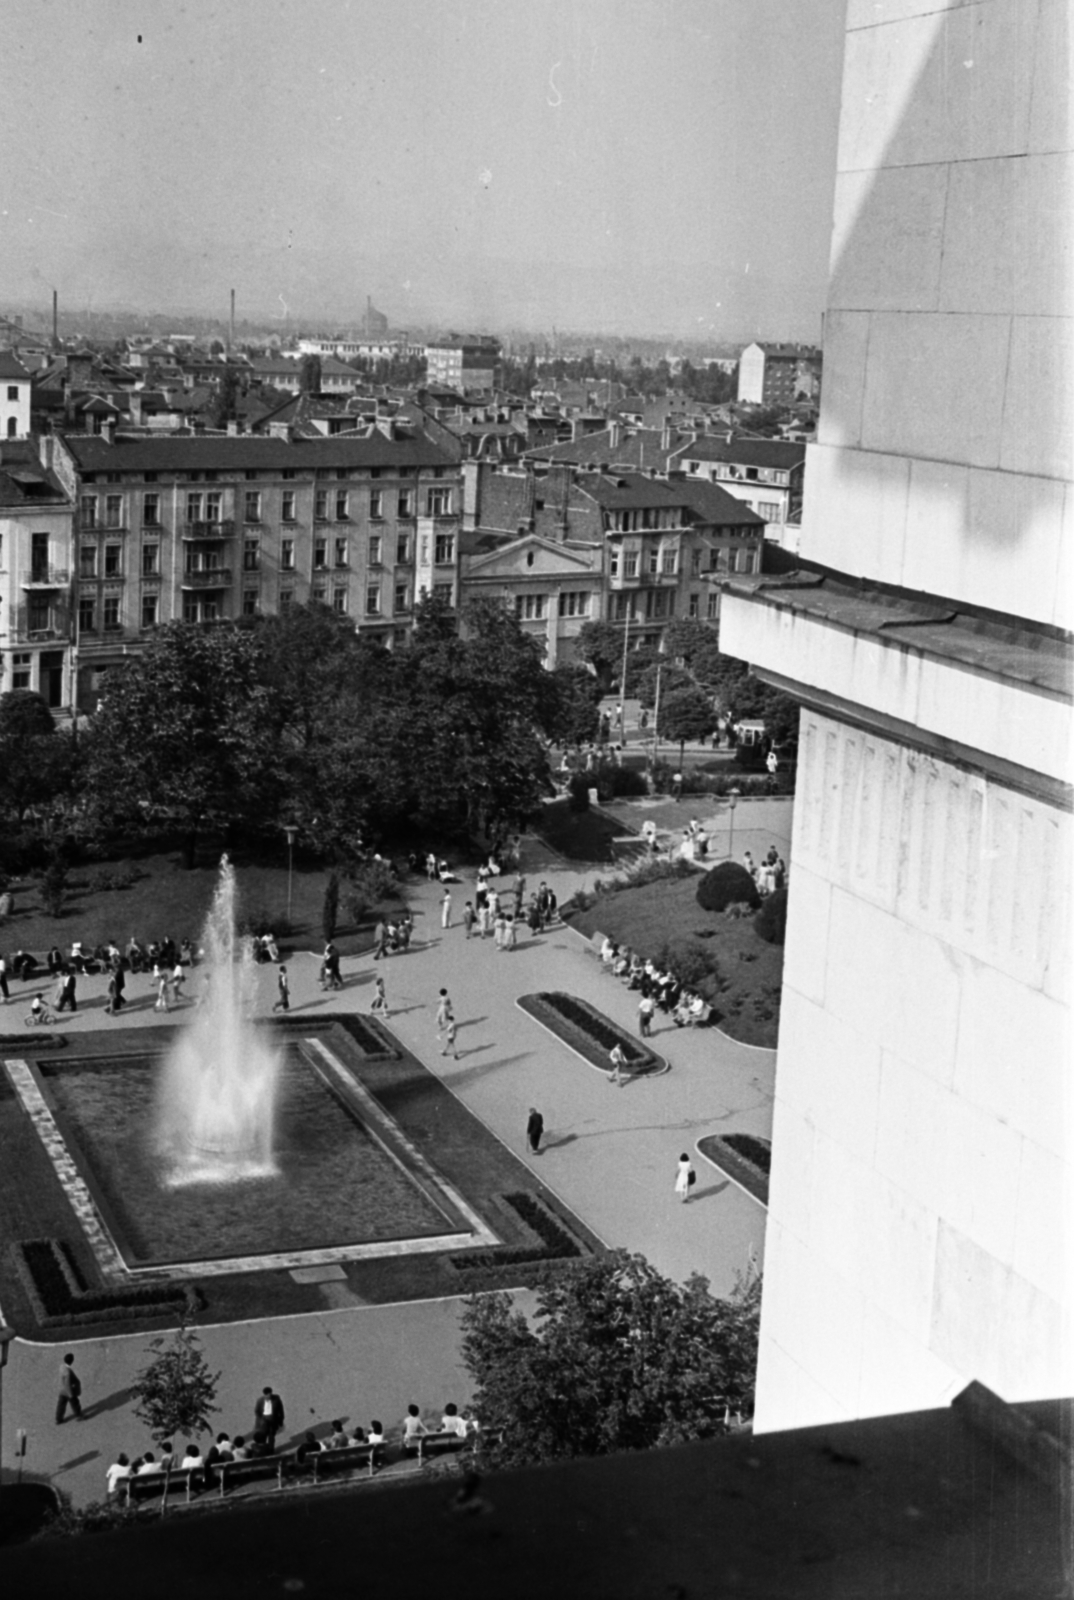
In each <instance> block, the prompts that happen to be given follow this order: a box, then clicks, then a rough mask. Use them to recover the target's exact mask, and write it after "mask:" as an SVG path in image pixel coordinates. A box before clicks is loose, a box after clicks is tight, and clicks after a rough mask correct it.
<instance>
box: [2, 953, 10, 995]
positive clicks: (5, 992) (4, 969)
mask: <svg viewBox="0 0 1074 1600" xmlns="http://www.w3.org/2000/svg"><path fill="white" fill-rule="evenodd" d="M0 994H2V995H3V997H4V1004H5V1005H7V1003H8V1001H9V1000H10V999H11V994H10V992H9V990H8V986H7V957H6V956H0Z"/></svg>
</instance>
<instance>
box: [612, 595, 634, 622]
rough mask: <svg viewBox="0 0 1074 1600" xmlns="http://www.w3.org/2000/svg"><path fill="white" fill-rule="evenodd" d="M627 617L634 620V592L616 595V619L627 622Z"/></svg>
mask: <svg viewBox="0 0 1074 1600" xmlns="http://www.w3.org/2000/svg"><path fill="white" fill-rule="evenodd" d="M627 617H629V618H630V619H631V621H633V620H634V596H633V595H632V594H617V595H616V597H615V620H616V622H625V621H626V619H627Z"/></svg>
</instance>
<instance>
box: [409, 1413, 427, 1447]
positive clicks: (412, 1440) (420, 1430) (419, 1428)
mask: <svg viewBox="0 0 1074 1600" xmlns="http://www.w3.org/2000/svg"><path fill="white" fill-rule="evenodd" d="M428 1431H429V1430H428V1428H427V1427H426V1426H425V1424H424V1422H422V1420H421V1413H420V1411H419V1410H418V1408H417V1406H407V1408H406V1416H405V1418H404V1419H403V1449H404V1450H416V1449H418V1440H419V1439H423V1438H424V1437H425V1435H426V1434H427V1433H428Z"/></svg>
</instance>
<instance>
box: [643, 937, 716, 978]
mask: <svg viewBox="0 0 1074 1600" xmlns="http://www.w3.org/2000/svg"><path fill="white" fill-rule="evenodd" d="M657 966H659V967H664V968H666V969H667V970H668V971H669V972H671V973H672V974H673V975H674V977H675V979H676V981H677V982H678V983H681V984H682V986H683V988H684V989H699V988H700V987H701V985H702V984H703V983H704V982H705V980H706V979H707V978H715V979H716V980H717V982H718V981H719V971H720V969H719V966H718V964H717V962H716V958H715V957H714V956H710V955H709V953H708V951H707V950H703V949H702V948H701V947H700V945H696V944H693V943H687V941H686V940H684V939H674V940H672V942H671V943H670V944H668V945H665V946H664V948H663V950H661V951H660V953H659V955H658V957H657Z"/></svg>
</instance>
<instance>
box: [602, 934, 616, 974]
mask: <svg viewBox="0 0 1074 1600" xmlns="http://www.w3.org/2000/svg"><path fill="white" fill-rule="evenodd" d="M618 954H619V946H618V945H617V944H613V943H612V941H611V940H610V939H609V938H608V935H607V934H605V935H604V943H603V944H602V945H601V947H600V959H601V964H602V965H603V966H605V967H611V965H612V964H613V962H614V961H615V958H616V956H617V955H618Z"/></svg>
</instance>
